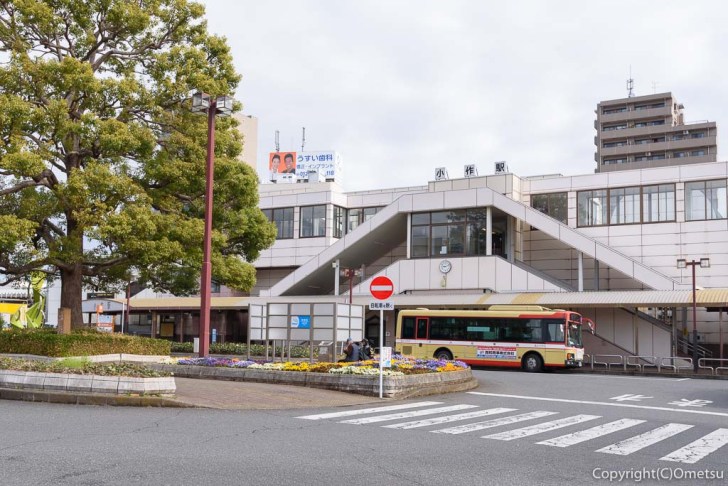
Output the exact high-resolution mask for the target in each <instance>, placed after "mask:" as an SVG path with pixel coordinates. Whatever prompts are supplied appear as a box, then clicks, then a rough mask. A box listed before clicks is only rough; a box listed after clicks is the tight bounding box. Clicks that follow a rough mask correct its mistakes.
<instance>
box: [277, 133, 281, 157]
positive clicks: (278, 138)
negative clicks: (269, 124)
mask: <svg viewBox="0 0 728 486" xmlns="http://www.w3.org/2000/svg"><path fill="white" fill-rule="evenodd" d="M280 137H281V132H280V131H278V130H276V152H280V151H281V144H280Z"/></svg>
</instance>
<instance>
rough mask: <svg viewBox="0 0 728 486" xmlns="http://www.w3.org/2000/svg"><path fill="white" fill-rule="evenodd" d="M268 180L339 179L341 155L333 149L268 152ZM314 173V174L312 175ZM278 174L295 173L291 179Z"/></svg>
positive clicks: (314, 180) (313, 180)
mask: <svg viewBox="0 0 728 486" xmlns="http://www.w3.org/2000/svg"><path fill="white" fill-rule="evenodd" d="M268 169H269V170H270V180H271V181H280V182H296V181H297V180H305V181H308V180H310V181H312V182H316V181H322V182H323V181H334V180H335V181H339V180H340V177H341V172H342V171H341V156H340V155H339V154H338V153H336V152H333V151H323V152H270V154H269V156H268ZM312 173H315V174H316V176H315V177H313V174H312ZM280 174H295V177H294V178H293V179H294V180H293V181H288V180H287V177H285V176H281V175H280Z"/></svg>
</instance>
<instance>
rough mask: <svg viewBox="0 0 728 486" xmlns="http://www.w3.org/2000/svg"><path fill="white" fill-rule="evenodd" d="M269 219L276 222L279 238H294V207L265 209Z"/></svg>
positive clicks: (264, 211) (277, 237)
mask: <svg viewBox="0 0 728 486" xmlns="http://www.w3.org/2000/svg"><path fill="white" fill-rule="evenodd" d="M263 214H265V216H266V218H268V221H270V222H272V223H275V225H276V228H277V229H278V233H277V234H276V239H277V240H285V239H290V238H293V208H275V209H263Z"/></svg>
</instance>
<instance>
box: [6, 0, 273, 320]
mask: <svg viewBox="0 0 728 486" xmlns="http://www.w3.org/2000/svg"><path fill="white" fill-rule="evenodd" d="M203 16H204V8H203V7H202V6H201V5H199V4H196V3H191V2H188V1H187V0H46V1H38V0H10V1H4V0H0V285H3V284H6V283H8V282H11V281H14V280H20V279H27V278H28V275H29V274H30V273H31V272H35V271H42V272H45V273H47V274H48V275H49V276H50V277H51V278H60V279H61V287H62V290H61V306H62V307H68V308H70V309H71V311H72V313H71V315H72V322H73V324H74V325H79V324H80V323H81V322H82V316H81V299H82V288H83V287H84V286H85V285H94V286H95V287H97V288H104V289H109V288H118V287H119V286H121V285H122V282H125V281H126V280H127V279H128V278H129V276H130V275H131V274H132V273H135V274H136V275H137V276H138V280H140V281H141V282H142V283H145V284H147V285H151V286H152V287H154V288H156V289H159V290H166V291H169V292H172V293H175V294H180V295H185V294H190V293H194V292H196V291H198V289H199V282H200V278H199V275H200V267H201V264H202V240H203V231H204V192H205V184H204V182H205V157H206V141H207V132H206V130H207V120H206V117H204V116H198V115H194V114H192V113H191V112H190V110H189V108H190V101H189V100H190V96H191V94H192V93H193V92H194V91H197V90H199V91H203V92H206V93H209V94H211V95H213V96H218V95H223V94H231V93H233V92H234V91H235V88H236V86H237V83H238V81H239V76H238V75H237V74H236V73H235V70H234V68H233V64H232V58H231V55H230V51H229V47H228V45H227V43H226V41H225V39H223V38H220V37H216V36H214V35H211V34H209V33H208V32H207V25H206V23H205V22H204V19H203ZM236 108H239V107H236ZM215 141H216V144H215V188H214V215H213V228H214V231H213V235H212V242H213V244H212V272H213V278H214V279H215V280H216V281H217V282H220V283H222V284H225V285H227V286H230V287H232V288H237V289H242V290H245V289H250V288H251V287H252V286H253V285H254V284H255V269H254V268H253V266H252V265H251V264H250V262H252V261H253V260H255V259H256V258H257V257H258V255H259V252H260V250H262V249H264V248H266V247H268V246H270V245H271V244H272V242H273V240H274V238H275V227H274V226H273V225H271V224H270V223H268V221H267V219H266V218H265V216H264V215H263V214H262V212H261V211H260V210H259V209H258V192H257V185H258V179H257V176H256V174H255V172H254V170H253V169H251V168H250V167H249V166H248V165H246V164H244V163H241V162H240V161H239V160H237V159H236V157H237V156H238V154H239V153H240V151H241V148H242V145H241V141H240V136H239V135H238V132H237V130H236V129H235V122H234V121H233V119H231V118H219V117H218V119H217V128H216V134H215Z"/></svg>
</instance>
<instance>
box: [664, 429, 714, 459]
mask: <svg viewBox="0 0 728 486" xmlns="http://www.w3.org/2000/svg"><path fill="white" fill-rule="evenodd" d="M727 443H728V429H718V430H715V431H713V432H711V433H710V434H708V435H706V436H704V437H701V438H700V439H698V440H696V441H695V442H691V443H690V444H688V445H686V446H685V447H683V448H681V449H678V450H676V451H675V452H673V453H671V454H668V455H666V456H665V457H661V458H660V460H662V461H673V462H684V463H687V464H695V463H696V462H698V461H699V460H701V459H702V458H704V457H705V456H707V455H708V454H711V453H713V452H715V451H717V450H718V449H720V448H721V447H723V446H724V445H726V444H727Z"/></svg>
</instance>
